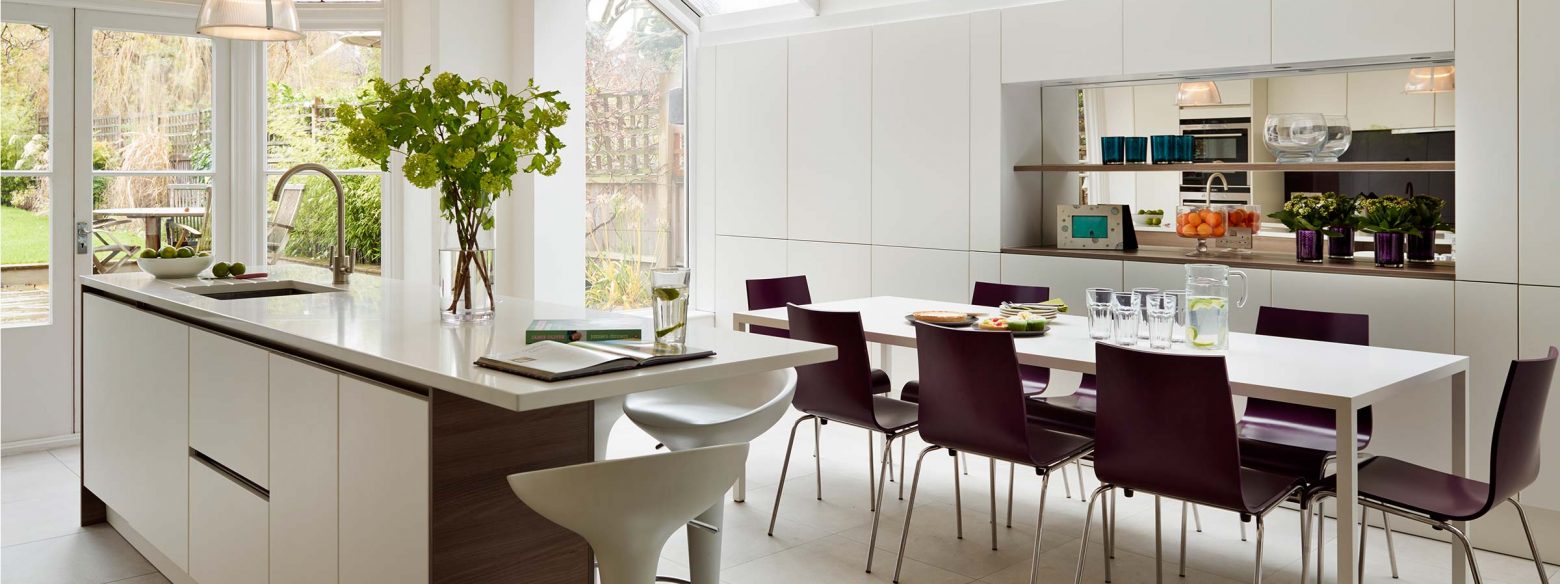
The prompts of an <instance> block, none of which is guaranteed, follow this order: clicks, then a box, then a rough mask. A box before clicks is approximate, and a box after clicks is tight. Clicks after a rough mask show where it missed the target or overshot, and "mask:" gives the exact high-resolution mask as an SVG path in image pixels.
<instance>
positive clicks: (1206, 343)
mask: <svg viewBox="0 0 1560 584" xmlns="http://www.w3.org/2000/svg"><path fill="white" fill-rule="evenodd" d="M1215 344H1217V341H1215V340H1213V339H1211V338H1202V339H1192V346H1193V347H1197V348H1200V349H1206V348H1208V347H1212V346H1214V345H1215Z"/></svg>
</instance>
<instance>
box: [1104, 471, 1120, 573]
mask: <svg viewBox="0 0 1560 584" xmlns="http://www.w3.org/2000/svg"><path fill="white" fill-rule="evenodd" d="M1118 515H1121V507H1120V505H1119V504H1118V501H1117V499H1116V489H1111V490H1110V533H1109V534H1108V537H1106V538H1105V541H1108V542H1110V556H1109V557H1110V559H1112V560H1114V559H1116V516H1118ZM1105 574H1106V577H1105V581H1106V582H1109V581H1110V570H1105Z"/></svg>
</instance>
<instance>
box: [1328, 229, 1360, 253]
mask: <svg viewBox="0 0 1560 584" xmlns="http://www.w3.org/2000/svg"><path fill="white" fill-rule="evenodd" d="M1327 257H1328V258H1329V259H1335V260H1352V259H1354V230H1353V229H1349V228H1347V227H1330V228H1328V229H1327Z"/></svg>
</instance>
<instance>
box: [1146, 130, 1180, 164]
mask: <svg viewBox="0 0 1560 584" xmlns="http://www.w3.org/2000/svg"><path fill="white" fill-rule="evenodd" d="M1149 146H1150V148H1151V149H1152V151H1153V154H1154V164H1170V163H1172V162H1175V161H1176V157H1175V151H1176V150H1175V148H1176V136H1154V137H1151V138H1149Z"/></svg>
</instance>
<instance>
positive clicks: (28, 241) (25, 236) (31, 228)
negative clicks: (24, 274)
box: [0, 206, 49, 265]
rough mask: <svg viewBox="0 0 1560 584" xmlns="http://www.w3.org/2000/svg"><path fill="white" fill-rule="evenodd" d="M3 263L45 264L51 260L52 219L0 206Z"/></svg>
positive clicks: (0, 246)
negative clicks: (50, 233)
mask: <svg viewBox="0 0 1560 584" xmlns="http://www.w3.org/2000/svg"><path fill="white" fill-rule="evenodd" d="M0 232H3V234H4V235H3V236H0V263H5V264H6V265H11V264H41V263H44V262H47V261H49V216H48V215H39V214H36V213H33V212H30V211H24V210H21V209H18V208H16V207H11V206H0Z"/></svg>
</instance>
